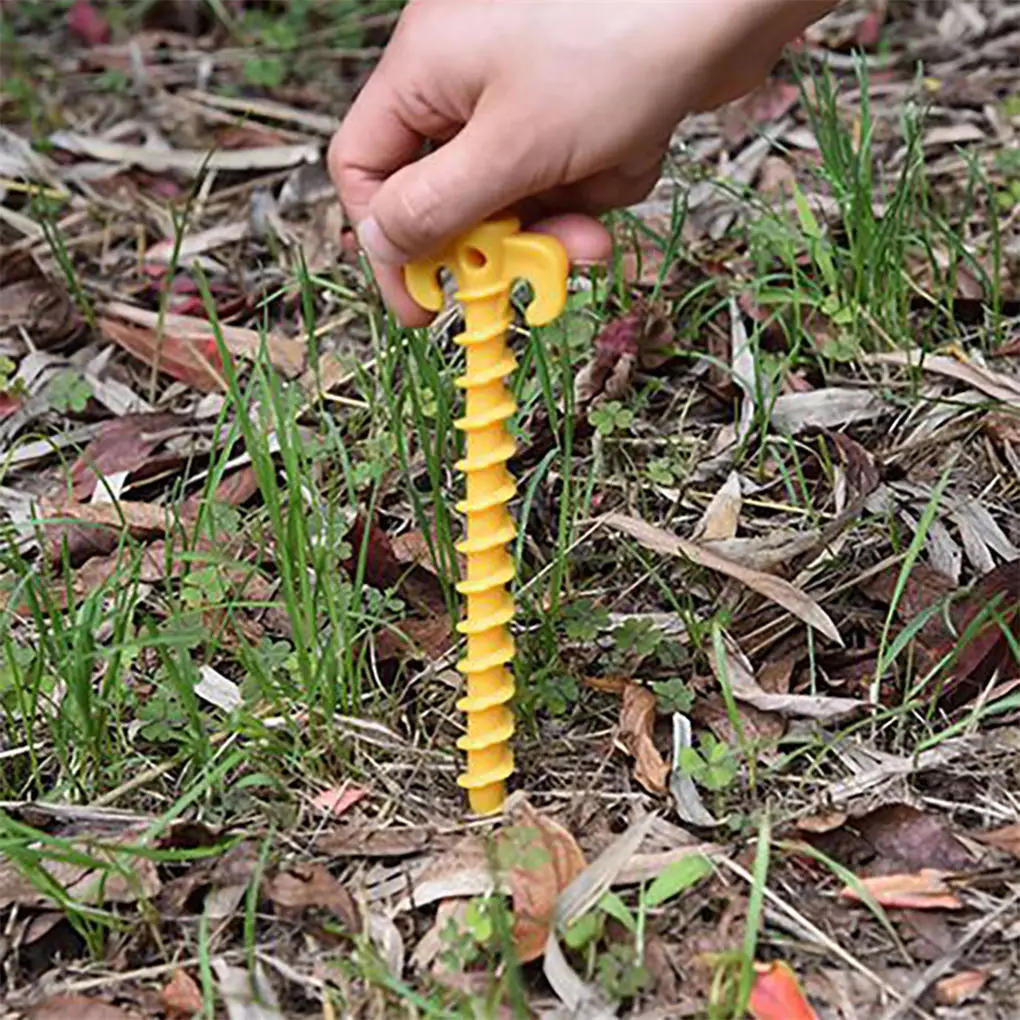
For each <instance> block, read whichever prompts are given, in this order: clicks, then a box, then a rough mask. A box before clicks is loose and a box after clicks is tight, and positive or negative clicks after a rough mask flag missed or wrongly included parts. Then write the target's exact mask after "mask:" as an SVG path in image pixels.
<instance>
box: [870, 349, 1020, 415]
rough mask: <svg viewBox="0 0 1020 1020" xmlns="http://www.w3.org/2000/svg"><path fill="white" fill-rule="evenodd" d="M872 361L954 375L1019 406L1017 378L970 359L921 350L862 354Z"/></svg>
mask: <svg viewBox="0 0 1020 1020" xmlns="http://www.w3.org/2000/svg"><path fill="white" fill-rule="evenodd" d="M863 359H864V361H865V362H867V363H869V364H872V365H902V366H911V367H914V368H921V369H922V370H923V371H925V372H931V373H932V374H933V375H941V376H944V377H945V378H947V379H955V380H956V381H957V382H961V383H964V384H965V385H967V386H970V387H971V388H972V389H975V390H978V391H979V392H980V393H984V394H987V395H988V396H989V397H993V398H994V399H995V400H1001V401H1002V402H1003V403H1004V404H1008V405H1010V406H1011V407H1020V379H1018V378H1017V377H1016V376H1012V375H1007V374H1006V373H1004V372H994V371H992V369H990V368H982V367H981V366H980V365H975V364H973V363H969V362H964V361H957V360H956V358H950V357H947V356H945V355H943V354H924V353H923V352H920V351H885V352H882V353H879V354H867V355H864V356H863Z"/></svg>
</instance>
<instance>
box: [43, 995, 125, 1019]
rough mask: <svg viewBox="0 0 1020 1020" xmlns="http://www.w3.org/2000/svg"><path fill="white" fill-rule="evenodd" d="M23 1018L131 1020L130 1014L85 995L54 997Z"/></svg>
mask: <svg viewBox="0 0 1020 1020" xmlns="http://www.w3.org/2000/svg"><path fill="white" fill-rule="evenodd" d="M25 1016H26V1020H131V1017H132V1014H130V1013H125V1012H124V1010H122V1009H118V1008H117V1007H116V1006H111V1005H110V1004H109V1003H108V1002H103V1001H102V1000H101V999H93V998H90V997H89V996H86V995H55V996H54V997H53V998H51V999H47V1000H46V1001H45V1002H40V1003H39V1004H38V1005H36V1006H33V1007H32V1008H31V1009H29V1010H28V1012H27V1013H26V1014H25Z"/></svg>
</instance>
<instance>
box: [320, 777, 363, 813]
mask: <svg viewBox="0 0 1020 1020" xmlns="http://www.w3.org/2000/svg"><path fill="white" fill-rule="evenodd" d="M367 796H368V790H365V789H362V787H360V786H351V784H350V783H341V784H340V785H339V786H331V787H330V788H329V789H328V790H323V791H322V793H319V794H317V795H316V796H314V797H313V798H312V807H313V808H315V809H316V810H317V811H321V812H322V813H323V814H326V815H331V816H332V817H334V818H336V817H337V816H338V815H342V814H343V813H344V812H345V811H349V810H350V809H351V808H352V807H354V805H355V804H357V803H358V801H359V800H363V799H364V798H365V797H367Z"/></svg>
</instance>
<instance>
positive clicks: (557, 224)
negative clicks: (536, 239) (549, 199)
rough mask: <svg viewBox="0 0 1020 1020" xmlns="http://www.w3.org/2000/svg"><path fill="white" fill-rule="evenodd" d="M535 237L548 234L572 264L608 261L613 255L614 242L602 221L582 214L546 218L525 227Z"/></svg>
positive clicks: (566, 214)
mask: <svg viewBox="0 0 1020 1020" xmlns="http://www.w3.org/2000/svg"><path fill="white" fill-rule="evenodd" d="M528 229H529V230H533V231H535V233H538V234H550V235H551V236H553V237H555V238H556V239H557V240H558V241H559V242H560V244H562V245H563V247H564V248H565V249H566V252H567V257H568V258H569V259H570V262H571V264H573V265H592V264H596V263H601V262H608V261H609V259H610V258H611V257H612V254H613V239H612V236H611V235H610V233H609V231H608V230H607V229H606V227H605V226H604V225H603V224H602V222H601V221H599V220H598V219H596V218H595V217H594V216H585V215H583V214H581V213H563V214H561V215H558V216H546V217H544V218H543V219H541V220H538V221H536V222H535V223H533V224H531V225H530V226H529V227H528Z"/></svg>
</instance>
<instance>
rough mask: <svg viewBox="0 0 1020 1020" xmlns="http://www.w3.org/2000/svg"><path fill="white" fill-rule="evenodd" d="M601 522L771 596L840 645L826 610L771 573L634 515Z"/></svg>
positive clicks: (612, 516) (607, 517)
mask: <svg viewBox="0 0 1020 1020" xmlns="http://www.w3.org/2000/svg"><path fill="white" fill-rule="evenodd" d="M601 520H602V522H603V523H604V524H606V525H607V526H608V527H610V528H613V529H615V530H616V531H620V532H623V533H624V534H626V535H630V536H631V537H632V538H634V539H636V540H637V541H638V542H640V543H641V544H642V545H643V546H645V548H647V549H651V550H652V551H653V552H659V553H664V554H666V555H669V556H682V557H684V558H686V559H688V560H690V561H691V562H692V563H696V564H697V565H698V566H700V567H704V568H705V569H706V570H714V571H716V572H717V573H720V574H724V575H725V576H726V577H732V578H733V579H734V580H736V581H740V583H741V584H744V585H746V586H747V587H748V588H750V589H751V590H752V591H755V592H757V593H758V594H759V595H762V596H764V597H765V598H767V599H771V600H772V601H773V602H775V603H776V604H777V605H780V606H782V607H783V608H784V609H785V610H787V612H789V613H792V614H793V615H794V616H796V617H797V618H798V619H799V620H802V621H803V622H804V623H806V624H808V626H810V627H814V628H815V629H816V630H818V631H819V632H820V633H822V634H824V635H825V636H826V637H827V638H829V639H830V640H832V641H834V642H835V643H836V644H837V645H839V646H840V647H842V645H843V639H842V638H841V637H840V635H839V631H838V630H837V629H836V625H835V624H834V623H833V622H832V620H831V619H830V617H829V615H828V613H826V612H825V610H824V609H822V607H821V606H820V605H818V603H817V602H815V600H814V599H812V598H811V597H810V596H809V595H806V594H805V593H804V592H802V591H801V590H800V589H799V588H798V587H796V586H795V585H792V584H790V582H789V581H785V580H783V579H782V578H781V577H774V576H773V575H771V574H763V573H761V572H760V571H757V570H751V569H750V568H748V567H744V566H741V564H739V563H734V562H733V561H732V560H728V559H726V558H725V557H724V556H720V555H719V554H718V553H715V552H712V551H710V550H708V549H705V548H703V547H701V546H699V545H697V544H696V543H694V542H689V541H687V540H686V539H683V538H679V537H678V536H677V535H674V534H671V533H670V532H668V531H665V530H663V529H662V528H657V527H655V525H653V524H648V523H647V522H646V521H642V520H640V519H639V518H637V517H628V516H627V515H625V514H617V513H612V514H607V515H605V516H604V517H602V518H601Z"/></svg>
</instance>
